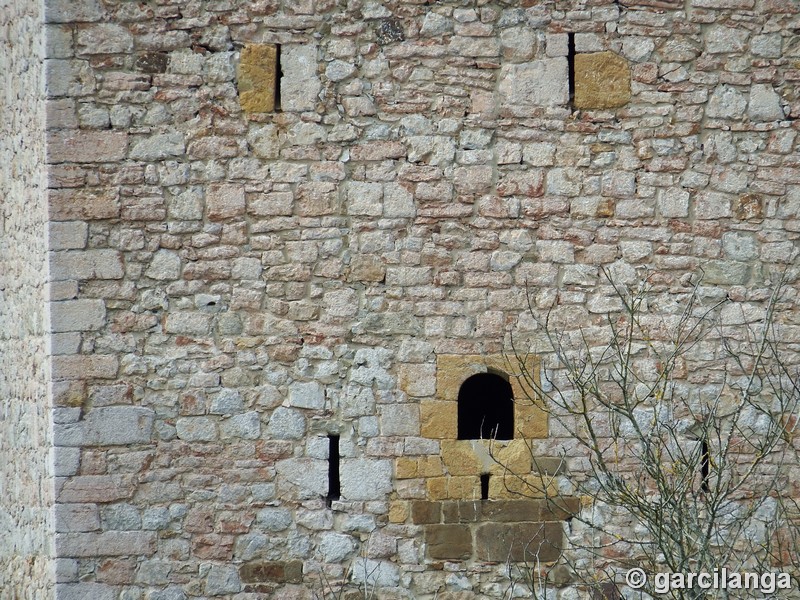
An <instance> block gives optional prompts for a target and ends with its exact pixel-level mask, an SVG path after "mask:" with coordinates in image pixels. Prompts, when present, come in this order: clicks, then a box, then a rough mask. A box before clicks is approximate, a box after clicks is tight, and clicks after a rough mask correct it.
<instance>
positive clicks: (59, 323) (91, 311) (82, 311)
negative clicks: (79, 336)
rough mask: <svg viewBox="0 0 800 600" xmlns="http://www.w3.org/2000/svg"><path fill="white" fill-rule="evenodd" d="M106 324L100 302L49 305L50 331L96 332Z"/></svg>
mask: <svg viewBox="0 0 800 600" xmlns="http://www.w3.org/2000/svg"><path fill="white" fill-rule="evenodd" d="M105 323H106V305H105V302H103V301H102V300H88V299H81V300H64V301H62V302H52V303H51V304H50V331H52V332H53V333H58V332H64V331H96V330H97V329H100V328H102V327H103V325H105Z"/></svg>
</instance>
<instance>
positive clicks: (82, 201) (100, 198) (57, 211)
mask: <svg viewBox="0 0 800 600" xmlns="http://www.w3.org/2000/svg"><path fill="white" fill-rule="evenodd" d="M48 196H49V198H48V199H49V204H50V218H51V219H52V220H53V221H72V220H83V221H86V220H91V219H113V218H114V217H118V216H119V214H120V203H119V191H118V190H115V189H113V188H81V189H62V190H50V191H49V193H48ZM76 247H78V248H81V247H83V245H81V246H76ZM64 249H66V248H59V247H52V246H51V250H64Z"/></svg>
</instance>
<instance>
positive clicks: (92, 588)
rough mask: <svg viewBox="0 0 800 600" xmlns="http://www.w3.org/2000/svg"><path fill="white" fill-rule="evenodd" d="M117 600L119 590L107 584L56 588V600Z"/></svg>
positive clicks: (69, 585)
mask: <svg viewBox="0 0 800 600" xmlns="http://www.w3.org/2000/svg"><path fill="white" fill-rule="evenodd" d="M89 598H91V600H117V588H115V587H112V586H110V585H106V584H105V583H63V584H60V585H58V586H57V587H56V600H88V599H89Z"/></svg>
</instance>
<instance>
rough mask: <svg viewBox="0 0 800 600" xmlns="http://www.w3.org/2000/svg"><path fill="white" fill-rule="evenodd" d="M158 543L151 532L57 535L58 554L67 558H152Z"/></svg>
mask: <svg viewBox="0 0 800 600" xmlns="http://www.w3.org/2000/svg"><path fill="white" fill-rule="evenodd" d="M156 542H157V536H156V534H155V532H150V531H106V532H103V533H60V534H57V535H56V554H57V555H58V556H59V557H66V558H88V557H93V558H94V557H100V556H142V555H144V556H150V555H151V554H155V551H156Z"/></svg>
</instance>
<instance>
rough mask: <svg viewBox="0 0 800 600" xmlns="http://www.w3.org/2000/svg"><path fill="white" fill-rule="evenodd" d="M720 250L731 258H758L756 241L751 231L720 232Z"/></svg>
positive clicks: (743, 259)
mask: <svg viewBox="0 0 800 600" xmlns="http://www.w3.org/2000/svg"><path fill="white" fill-rule="evenodd" d="M722 251H723V252H724V253H725V256H726V257H727V258H730V259H732V260H740V261H743V262H746V261H751V260H754V259H756V258H758V252H759V249H758V242H757V241H756V238H755V236H754V235H753V234H752V233H747V232H744V231H728V232H726V233H723V234H722Z"/></svg>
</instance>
